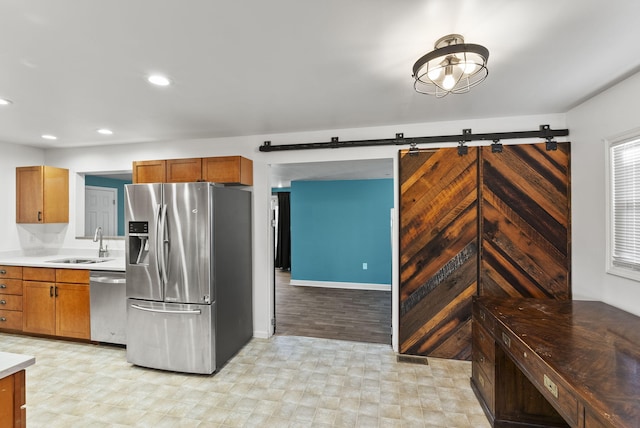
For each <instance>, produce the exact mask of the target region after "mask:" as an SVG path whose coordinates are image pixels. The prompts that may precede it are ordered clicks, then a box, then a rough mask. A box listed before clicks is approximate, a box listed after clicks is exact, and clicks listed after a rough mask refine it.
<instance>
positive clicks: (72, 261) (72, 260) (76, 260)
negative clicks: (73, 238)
mask: <svg viewBox="0 0 640 428" xmlns="http://www.w3.org/2000/svg"><path fill="white" fill-rule="evenodd" d="M110 260H111V259H82V258H69V259H58V260H48V261H47V262H46V263H69V264H92V263H103V262H108V261H110Z"/></svg>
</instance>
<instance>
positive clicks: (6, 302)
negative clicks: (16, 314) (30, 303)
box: [0, 294, 22, 311]
mask: <svg viewBox="0 0 640 428" xmlns="http://www.w3.org/2000/svg"><path fill="white" fill-rule="evenodd" d="M0 309H2V310H5V311H22V296H16V295H14V294H0Z"/></svg>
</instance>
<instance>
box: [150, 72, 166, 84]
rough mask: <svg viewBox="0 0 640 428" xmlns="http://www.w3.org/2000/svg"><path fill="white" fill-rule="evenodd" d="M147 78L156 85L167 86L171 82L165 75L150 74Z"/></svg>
mask: <svg viewBox="0 0 640 428" xmlns="http://www.w3.org/2000/svg"><path fill="white" fill-rule="evenodd" d="M147 80H148V81H149V83H153V84H154V85H156V86H169V85H170V84H171V81H170V80H169V79H168V78H167V77H165V76H162V75H160V74H152V75H151V76H149V77H148V78H147Z"/></svg>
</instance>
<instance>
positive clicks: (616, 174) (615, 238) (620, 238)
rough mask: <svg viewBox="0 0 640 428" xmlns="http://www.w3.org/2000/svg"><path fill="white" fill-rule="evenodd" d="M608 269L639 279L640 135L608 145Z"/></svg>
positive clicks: (611, 271) (617, 273)
mask: <svg viewBox="0 0 640 428" xmlns="http://www.w3.org/2000/svg"><path fill="white" fill-rule="evenodd" d="M609 162H610V179H609V192H610V198H609V204H610V209H609V219H610V221H609V223H610V231H609V272H610V273H613V274H616V275H621V276H625V277H627V278H632V279H636V280H640V136H637V135H636V136H635V137H633V138H627V139H622V140H618V141H613V142H611V143H610V146H609Z"/></svg>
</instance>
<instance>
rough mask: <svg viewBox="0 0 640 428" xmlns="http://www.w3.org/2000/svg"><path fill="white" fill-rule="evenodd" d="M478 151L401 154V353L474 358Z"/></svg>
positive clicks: (436, 151)
mask: <svg viewBox="0 0 640 428" xmlns="http://www.w3.org/2000/svg"><path fill="white" fill-rule="evenodd" d="M477 161H478V149H477V148H473V147H471V148H469V153H468V154H467V155H464V156H459V155H458V153H457V149H437V150H434V151H420V152H419V153H417V154H408V152H407V151H401V152H400V165H399V170H400V320H399V347H400V353H403V354H410V355H421V356H427V355H428V356H432V357H440V358H454V359H469V358H470V355H471V340H470V338H471V299H472V296H473V295H474V294H476V290H477V276H478V190H477V188H478V166H477V165H478V164H477Z"/></svg>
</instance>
